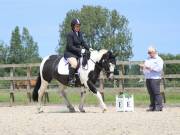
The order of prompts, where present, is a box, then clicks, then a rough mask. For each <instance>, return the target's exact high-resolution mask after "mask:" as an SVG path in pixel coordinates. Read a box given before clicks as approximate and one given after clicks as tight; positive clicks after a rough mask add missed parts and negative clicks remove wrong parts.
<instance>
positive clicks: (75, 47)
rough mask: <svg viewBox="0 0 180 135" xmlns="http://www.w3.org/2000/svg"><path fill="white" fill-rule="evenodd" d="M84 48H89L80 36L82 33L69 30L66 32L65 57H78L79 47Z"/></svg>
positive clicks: (79, 53) (79, 54)
mask: <svg viewBox="0 0 180 135" xmlns="http://www.w3.org/2000/svg"><path fill="white" fill-rule="evenodd" d="M82 48H85V49H87V50H89V46H88V45H87V44H86V43H85V41H84V40H83V37H82V33H81V32H78V35H77V34H76V32H75V31H71V32H69V33H68V34H67V45H66V50H65V53H64V57H65V58H70V57H75V58H79V57H80V56H81V49H82Z"/></svg>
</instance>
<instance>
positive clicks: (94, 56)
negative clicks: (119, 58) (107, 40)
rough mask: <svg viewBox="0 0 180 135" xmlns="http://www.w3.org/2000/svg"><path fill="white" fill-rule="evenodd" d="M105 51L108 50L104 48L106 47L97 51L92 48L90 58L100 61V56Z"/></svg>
mask: <svg viewBox="0 0 180 135" xmlns="http://www.w3.org/2000/svg"><path fill="white" fill-rule="evenodd" d="M107 52H108V50H106V49H101V50H99V51H97V50H93V51H91V56H90V58H91V59H92V60H94V61H100V60H101V58H102V56H103V55H104V54H105V53H107Z"/></svg>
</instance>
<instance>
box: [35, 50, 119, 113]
mask: <svg viewBox="0 0 180 135" xmlns="http://www.w3.org/2000/svg"><path fill="white" fill-rule="evenodd" d="M86 58H87V57H86ZM86 60H87V62H86V64H84V59H83V56H81V58H80V60H79V61H80V62H79V63H80V64H79V67H78V69H77V72H78V75H76V76H77V77H76V78H77V79H76V80H78V78H79V81H77V83H78V82H79V84H80V85H81V86H83V87H85V88H87V89H89V90H90V91H91V92H93V94H94V95H95V96H96V97H97V99H98V100H99V102H100V105H101V108H102V111H103V112H104V111H106V110H107V107H106V104H105V103H104V101H103V99H102V96H101V94H100V92H99V91H98V90H97V88H96V86H95V83H96V81H97V79H98V77H99V75H100V72H101V71H104V72H105V74H106V76H107V78H109V79H113V75H114V68H115V64H116V60H115V56H114V55H113V53H112V52H111V51H108V50H106V49H101V50H99V51H98V50H93V51H90V52H89V57H88V58H87V59H86ZM68 65H69V63H68V62H67V60H66V59H65V58H64V57H62V56H60V55H50V56H47V57H45V58H44V59H43V60H42V62H41V64H40V73H39V76H38V78H37V83H36V86H35V88H34V90H33V100H34V101H38V102H39V106H38V112H39V113H41V112H43V106H42V96H43V95H44V93H45V90H46V88H47V86H48V83H50V82H51V80H52V79H56V80H58V82H59V84H60V86H61V87H60V89H59V92H60V94H61V96H62V97H63V98H64V101H65V104H66V105H67V108H68V109H69V112H75V109H74V107H73V105H72V104H71V103H70V102H69V100H68V98H67V96H66V92H65V91H64V90H65V89H66V87H67V86H68ZM65 72H66V73H65ZM81 88H82V87H81ZM81 90H82V91H81V101H80V104H79V110H80V112H85V110H84V108H83V105H84V95H85V94H86V90H85V89H81Z"/></svg>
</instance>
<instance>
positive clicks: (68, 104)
mask: <svg viewBox="0 0 180 135" xmlns="http://www.w3.org/2000/svg"><path fill="white" fill-rule="evenodd" d="M59 87H60V88H59V90H60V94H61V96H62V97H63V98H64V101H65V104H66V105H67V108H68V109H69V112H76V111H75V109H74V107H73V106H72V105H71V103H70V102H69V100H68V98H67V96H66V92H65V89H66V86H65V85H60V86H59Z"/></svg>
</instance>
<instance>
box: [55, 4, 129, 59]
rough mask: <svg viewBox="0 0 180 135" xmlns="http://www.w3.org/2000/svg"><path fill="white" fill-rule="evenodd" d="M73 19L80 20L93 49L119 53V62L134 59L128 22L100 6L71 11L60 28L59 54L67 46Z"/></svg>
mask: <svg viewBox="0 0 180 135" xmlns="http://www.w3.org/2000/svg"><path fill="white" fill-rule="evenodd" d="M73 18H79V19H80V21H81V29H82V31H83V32H84V33H83V36H84V37H85V40H86V41H87V43H88V44H89V45H90V47H92V48H93V49H102V48H106V49H108V50H112V51H113V52H115V53H117V55H118V59H119V60H127V59H129V58H131V57H132V55H133V54H132V46H131V41H132V36H131V35H132V34H131V32H130V31H129V29H128V20H127V19H126V17H125V16H123V15H120V14H119V13H118V12H117V11H116V10H112V11H109V10H108V9H106V8H102V7H100V6H83V7H82V8H81V10H80V11H79V10H70V11H69V12H68V13H67V14H66V18H65V20H64V21H63V23H62V24H61V25H60V26H59V32H60V41H59V48H58V50H57V51H58V52H59V53H60V54H61V53H63V51H64V48H65V46H66V34H67V33H68V32H69V31H70V30H71V28H70V23H71V20H72V19H73Z"/></svg>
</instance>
